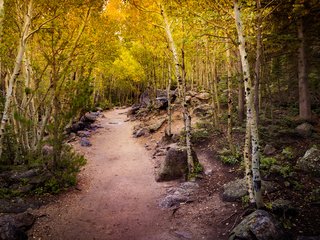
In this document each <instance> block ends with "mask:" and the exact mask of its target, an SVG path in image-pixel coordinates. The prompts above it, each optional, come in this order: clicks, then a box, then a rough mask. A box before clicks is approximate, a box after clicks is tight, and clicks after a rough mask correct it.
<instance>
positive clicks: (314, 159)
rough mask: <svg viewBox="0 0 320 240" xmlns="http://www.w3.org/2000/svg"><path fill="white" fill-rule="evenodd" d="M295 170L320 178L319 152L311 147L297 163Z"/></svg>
mask: <svg viewBox="0 0 320 240" xmlns="http://www.w3.org/2000/svg"><path fill="white" fill-rule="evenodd" d="M297 168H298V169H300V170H302V171H305V172H308V173H312V174H315V175H317V176H320V150H319V149H317V148H315V147H312V148H310V149H309V150H308V151H306V153H305V154H304V156H303V157H302V158H300V159H299V160H298V162H297Z"/></svg>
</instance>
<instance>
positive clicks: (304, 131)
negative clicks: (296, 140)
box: [296, 123, 313, 138]
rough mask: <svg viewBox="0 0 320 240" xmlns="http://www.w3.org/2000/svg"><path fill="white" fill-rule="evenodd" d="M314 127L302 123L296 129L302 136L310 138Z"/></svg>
mask: <svg viewBox="0 0 320 240" xmlns="http://www.w3.org/2000/svg"><path fill="white" fill-rule="evenodd" d="M312 130H313V126H312V125H311V124H309V123H302V124H300V125H299V126H298V127H296V132H297V133H298V134H299V135H300V136H301V137H305V138H308V137H310V136H311V135H312Z"/></svg>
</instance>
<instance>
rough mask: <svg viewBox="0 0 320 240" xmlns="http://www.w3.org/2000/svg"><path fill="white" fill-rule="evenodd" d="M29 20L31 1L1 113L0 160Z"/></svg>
mask: <svg viewBox="0 0 320 240" xmlns="http://www.w3.org/2000/svg"><path fill="white" fill-rule="evenodd" d="M31 19H32V0H30V1H29V4H28V11H27V13H26V15H25V17H24V23H23V27H22V30H21V36H20V41H19V47H18V53H17V56H16V60H15V65H14V69H13V72H12V75H11V77H10V80H9V85H8V89H7V92H6V98H5V105H4V109H3V112H2V119H1V124H0V158H1V156H2V151H3V137H4V132H5V128H6V125H7V122H8V114H9V111H10V107H11V99H12V93H13V87H14V85H15V82H16V79H17V77H18V76H19V74H20V69H21V63H22V59H23V55H24V52H25V50H26V47H27V40H28V35H29V30H30V25H31Z"/></svg>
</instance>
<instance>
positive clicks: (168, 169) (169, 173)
mask: <svg viewBox="0 0 320 240" xmlns="http://www.w3.org/2000/svg"><path fill="white" fill-rule="evenodd" d="M192 155H193V158H194V160H195V162H197V163H198V162H199V161H198V158H197V155H196V154H195V152H194V151H193V154H192ZM187 174H188V161H187V149H186V147H181V146H178V145H176V144H172V145H171V146H170V148H169V150H168V152H167V154H166V158H165V160H164V161H163V162H162V164H161V166H160V170H159V172H158V173H157V176H156V181H157V182H161V181H170V180H175V179H179V178H182V177H185V178H186V176H187Z"/></svg>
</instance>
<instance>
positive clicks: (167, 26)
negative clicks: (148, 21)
mask: <svg viewBox="0 0 320 240" xmlns="http://www.w3.org/2000/svg"><path fill="white" fill-rule="evenodd" d="M161 15H162V17H163V22H164V29H165V31H166V35H167V38H168V42H169V47H170V50H171V51H172V57H173V63H174V66H175V73H176V78H177V82H178V88H179V89H180V91H179V92H180V97H181V105H182V109H183V116H184V121H185V130H186V144H187V156H188V170H189V174H190V173H193V172H194V159H193V157H192V150H191V117H190V114H189V112H188V108H187V104H186V100H185V79H184V77H182V76H181V73H180V63H179V57H178V52H177V49H176V46H175V43H174V40H173V37H172V33H171V29H170V24H169V21H168V17H167V15H166V12H165V9H164V7H163V6H162V5H161Z"/></svg>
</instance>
